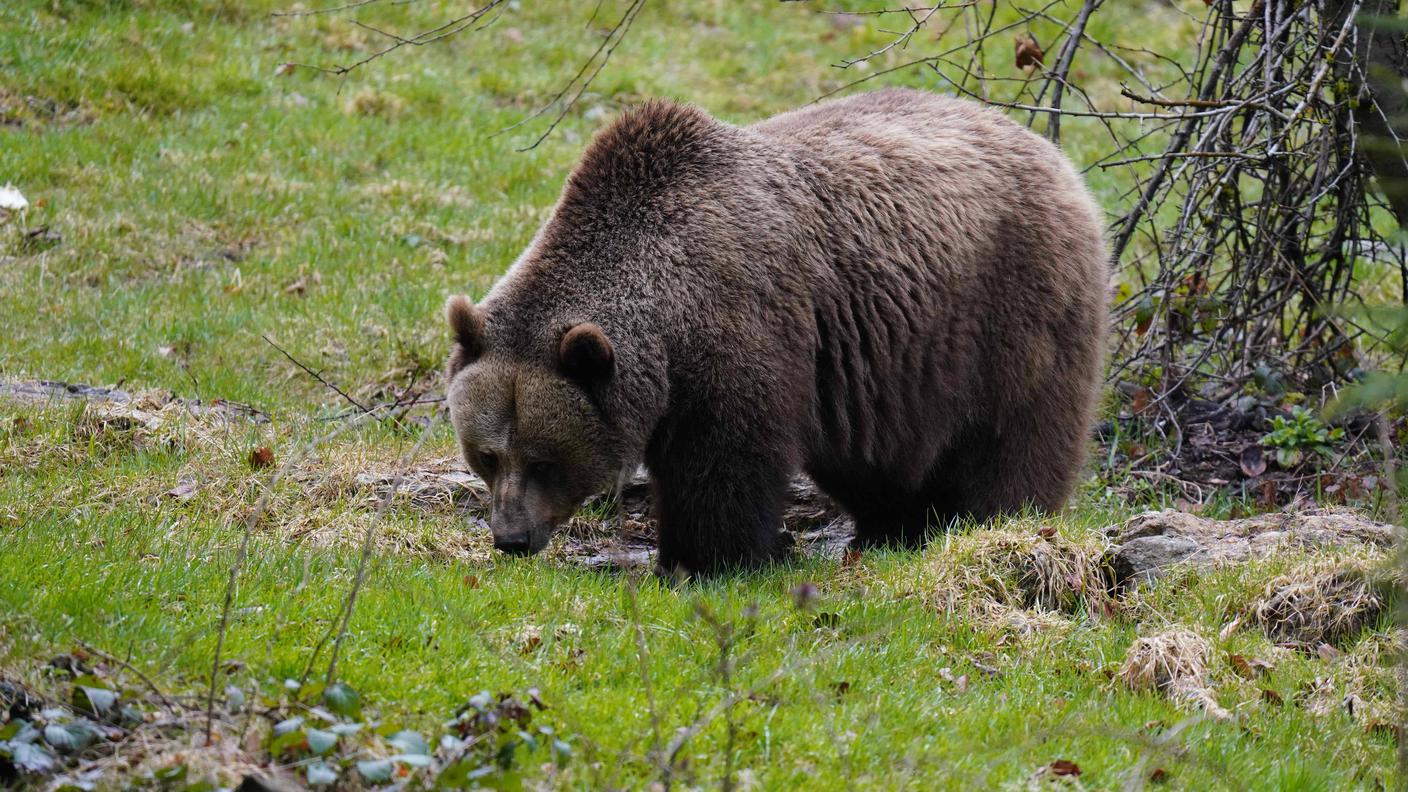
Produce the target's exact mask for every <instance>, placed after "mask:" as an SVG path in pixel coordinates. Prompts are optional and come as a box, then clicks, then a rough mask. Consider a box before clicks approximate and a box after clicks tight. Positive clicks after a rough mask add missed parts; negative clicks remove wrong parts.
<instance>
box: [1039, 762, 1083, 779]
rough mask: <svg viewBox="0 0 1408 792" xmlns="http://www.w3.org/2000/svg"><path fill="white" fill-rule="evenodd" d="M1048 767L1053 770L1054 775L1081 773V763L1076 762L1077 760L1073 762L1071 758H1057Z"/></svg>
mask: <svg viewBox="0 0 1408 792" xmlns="http://www.w3.org/2000/svg"><path fill="white" fill-rule="evenodd" d="M1047 768H1048V769H1049V770H1050V771H1051V774H1052V775H1054V776H1078V775H1080V765H1078V764H1076V763H1075V762H1072V761H1071V760H1069V759H1057V760H1056V761H1054V762H1052V763H1051V764H1049V765H1047Z"/></svg>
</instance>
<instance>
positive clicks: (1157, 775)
mask: <svg viewBox="0 0 1408 792" xmlns="http://www.w3.org/2000/svg"><path fill="white" fill-rule="evenodd" d="M1165 781H1168V771H1167V770H1165V769H1163V768H1162V767H1155V768H1154V772H1152V773H1150V774H1149V783H1151V784H1162V783H1164V782H1165Z"/></svg>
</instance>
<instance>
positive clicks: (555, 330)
mask: <svg viewBox="0 0 1408 792" xmlns="http://www.w3.org/2000/svg"><path fill="white" fill-rule="evenodd" d="M1107 280H1108V275H1107V253H1106V249H1105V245H1104V241H1103V239H1102V234H1101V223H1100V216H1099V212H1098V210H1097V208H1096V206H1095V204H1094V202H1093V201H1092V200H1091V197H1090V195H1089V193H1088V192H1087V190H1086V188H1085V186H1084V185H1083V184H1082V182H1081V179H1080V177H1079V176H1078V175H1077V174H1076V173H1075V171H1074V170H1073V169H1072V167H1071V165H1070V164H1069V163H1068V162H1067V160H1066V158H1065V157H1064V156H1063V155H1062V154H1061V152H1060V151H1059V150H1058V149H1057V148H1055V147H1054V146H1053V145H1051V144H1050V143H1049V142H1047V141H1046V140H1045V139H1043V138H1041V137H1038V136H1037V135H1035V134H1033V133H1031V132H1029V131H1028V130H1026V129H1024V128H1022V127H1020V126H1018V125H1017V124H1015V123H1012V122H1011V121H1009V120H1007V119H1006V118H1004V117H1003V116H1001V115H1000V114H998V113H996V112H994V111H991V110H988V109H985V108H983V107H980V106H978V105H976V104H973V103H970V102H967V101H962V100H957V99H952V98H945V97H940V96H936V95H931V94H926V93H922V92H917V91H908V90H885V91H879V92H875V93H867V94H862V95H857V96H852V97H849V98H845V99H840V100H836V101H830V102H825V103H822V104H818V105H814V106H809V107H805V108H803V109H800V110H796V111H793V112H789V113H784V114H782V115H779V116H776V117H774V118H771V119H768V120H766V121H763V122H761V123H758V124H754V125H752V126H747V127H741V128H740V127H734V126H730V125H728V124H725V123H722V122H720V121H717V120H715V119H713V118H712V117H710V116H709V115H708V114H706V113H705V112H703V111H701V110H699V109H697V108H694V107H690V106H684V105H678V104H673V103H669V102H660V101H656V102H650V103H648V104H645V105H644V106H642V107H639V108H638V109H635V110H632V111H630V112H628V113H626V114H625V115H624V116H622V117H621V118H620V119H619V120H617V121H616V122H614V123H613V124H611V125H610V126H609V127H607V128H606V129H605V130H604V131H602V132H601V133H600V134H599V135H597V137H596V139H595V140H594V141H593V142H592V144H591V145H590V147H589V148H588V149H587V151H586V153H585V154H584V156H583V158H582V161H581V163H580V164H579V165H578V166H577V168H576V169H575V170H574V171H573V173H572V175H571V177H570V178H569V179H568V182H567V185H566V188H565V189H564V191H563V193H562V196H561V199H560V201H559V203H558V205H557V207H556V210H555V211H554V212H553V215H552V217H551V219H550V220H548V222H547V223H546V224H545V225H544V226H543V228H542V229H541V230H540V231H539V232H538V235H537V237H536V238H535V239H534V240H533V242H532V244H531V245H530V247H529V248H528V250H527V251H526V252H525V253H524V254H523V255H522V256H521V257H520V258H519V260H518V261H517V262H516V263H515V264H514V265H513V267H512V268H511V269H510V270H509V271H508V273H507V274H506V275H505V276H504V277H503V279H502V280H500V281H499V282H498V283H497V284H496V285H495V286H494V288H493V289H492V290H491V292H490V293H489V295H488V297H487V298H486V299H485V301H484V302H483V304H482V305H480V306H477V307H476V306H474V305H472V304H471V303H470V302H469V301H468V300H466V299H464V298H452V300H451V302H450V305H449V316H450V323H451V326H452V328H453V330H454V332H455V334H456V337H457V339H458V343H457V346H456V349H455V352H454V353H453V355H452V359H451V361H450V366H449V373H450V376H451V380H452V385H451V388H450V406H451V411H452V418H453V421H454V423H455V427H456V430H457V432H458V433H459V436H460V440H461V443H462V444H463V445H464V449H465V455H466V458H467V459H468V460H469V462H470V464H471V465H473V466H475V468H476V469H477V470H479V472H480V473H481V474H483V475H485V477H486V478H487V479H488V480H489V483H490V486H491V490H492V491H493V493H494V500H495V503H494V512H495V514H494V519H493V520H492V526H493V528H494V533H495V539H496V543H497V544H499V545H500V546H501V547H503V548H504V549H508V550H513V551H517V552H532V551H536V550H538V549H540V548H541V546H542V545H543V544H545V543H546V541H547V535H548V534H550V533H551V531H552V529H553V527H554V526H555V525H556V524H557V523H559V522H561V521H562V520H564V519H566V517H568V516H570V514H571V510H572V509H573V508H575V507H576V505H577V504H578V503H580V500H581V498H582V497H583V496H585V495H588V494H591V492H593V491H600V490H602V489H605V488H607V487H609V486H610V484H611V483H612V481H613V480H614V479H615V477H616V475H617V473H618V472H619V471H620V470H622V469H629V468H631V467H632V466H633V465H634V464H635V463H636V462H637V461H638V460H642V459H643V461H644V462H645V464H646V467H647V468H648V470H649V472H650V474H651V476H652V478H653V480H654V483H655V488H656V501H655V502H656V504H657V510H658V513H657V517H658V518H659V522H660V563H661V565H662V567H664V568H666V569H671V568H676V569H683V570H686V571H707V570H712V569H715V568H718V567H720V566H731V565H746V564H751V563H756V562H760V561H764V560H767V559H771V558H774V557H775V556H777V555H778V554H779V553H781V552H783V551H784V550H785V548H786V547H787V545H788V543H787V542H786V541H785V540H784V539H783V534H782V533H781V531H780V528H781V519H780V514H781V508H782V504H783V496H784V490H785V487H786V484H787V481H788V478H789V477H790V476H791V475H792V474H794V473H795V472H797V471H799V470H804V471H806V473H807V474H809V475H810V476H811V477H812V478H813V479H814V480H815V481H816V483H817V485H818V486H819V487H820V488H821V489H822V490H824V491H825V492H826V493H828V494H829V495H830V496H831V497H832V498H834V499H835V500H836V501H837V502H838V503H839V504H840V505H841V506H843V507H844V508H845V509H846V510H847V511H848V512H850V513H851V514H852V515H853V516H854V518H855V521H856V529H857V536H856V540H855V541H856V543H857V544H858V545H860V546H868V545H873V544H890V543H894V544H902V545H911V544H914V543H916V542H918V541H920V540H921V539H922V538H923V537H924V535H925V533H926V530H928V529H930V528H933V527H935V526H943V525H945V524H947V523H948V522H949V521H950V520H952V519H953V518H956V517H968V516H971V517H974V518H979V519H981V518H985V517H988V516H990V515H994V514H997V513H1002V512H1007V511H1010V510H1016V509H1021V508H1023V507H1024V506H1028V505H1031V506H1035V507H1037V508H1040V509H1047V510H1049V509H1056V508H1059V507H1060V506H1061V505H1062V503H1063V502H1064V501H1065V499H1066V498H1067V496H1068V495H1069V494H1070V492H1071V489H1072V486H1073V484H1074V482H1075V480H1076V477H1077V475H1078V472H1079V469H1080V467H1081V464H1082V460H1083V457H1084V451H1085V446H1086V442H1087V433H1088V430H1089V426H1090V423H1091V419H1092V411H1093V408H1094V406H1095V403H1096V399H1097V394H1098V391H1099V382H1100V376H1101V365H1102V352H1103V349H1104V345H1105V338H1106V312H1107V308H1106V293H1107Z"/></svg>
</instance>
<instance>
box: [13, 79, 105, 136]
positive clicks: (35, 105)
mask: <svg viewBox="0 0 1408 792" xmlns="http://www.w3.org/2000/svg"><path fill="white" fill-rule="evenodd" d="M94 117H95V113H94V112H93V109H92V108H91V107H88V106H87V105H84V104H80V103H78V102H65V101H60V100H58V99H48V98H45V97H42V96H34V95H32V94H17V93H14V92H12V91H7V90H5V89H4V88H0V126H8V127H18V128H20V129H32V130H37V131H43V130H44V129H46V128H48V127H52V126H58V127H65V126H73V125H76V124H88V123H91V122H92V121H93V119H94Z"/></svg>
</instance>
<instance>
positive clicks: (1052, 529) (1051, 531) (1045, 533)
mask: <svg viewBox="0 0 1408 792" xmlns="http://www.w3.org/2000/svg"><path fill="white" fill-rule="evenodd" d="M1036 535H1037V536H1040V537H1041V538H1042V539H1050V538H1051V537H1053V536H1055V535H1056V526H1054V525H1043V526H1041V527H1040V528H1038V529H1037V530H1036Z"/></svg>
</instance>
